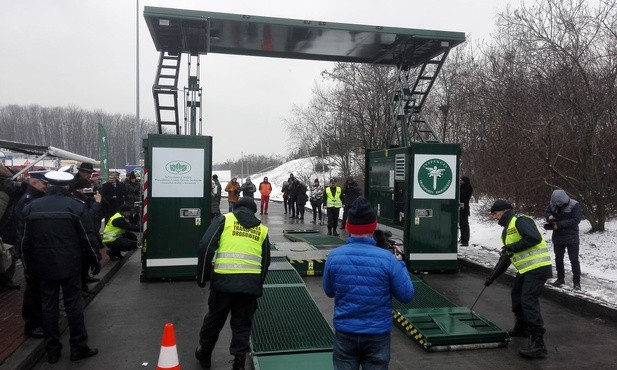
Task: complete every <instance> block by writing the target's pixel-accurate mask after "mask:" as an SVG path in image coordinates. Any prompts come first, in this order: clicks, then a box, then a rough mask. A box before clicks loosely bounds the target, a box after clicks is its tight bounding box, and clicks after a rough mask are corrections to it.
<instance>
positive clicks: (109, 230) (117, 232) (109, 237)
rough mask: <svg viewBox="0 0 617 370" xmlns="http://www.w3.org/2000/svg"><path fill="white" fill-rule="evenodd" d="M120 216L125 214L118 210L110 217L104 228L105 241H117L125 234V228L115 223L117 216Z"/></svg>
mask: <svg viewBox="0 0 617 370" xmlns="http://www.w3.org/2000/svg"><path fill="white" fill-rule="evenodd" d="M120 217H124V216H123V215H122V214H121V213H120V212H116V213H115V214H114V215H113V216H111V217H110V218H109V221H107V224H106V225H105V229H104V230H103V243H109V242H113V241H116V239H118V238H119V237H121V236H122V234H124V229H122V228H119V227H116V226H114V225H113V221H114V220H115V219H116V218H120Z"/></svg>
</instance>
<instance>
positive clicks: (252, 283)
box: [195, 197, 270, 369]
mask: <svg viewBox="0 0 617 370" xmlns="http://www.w3.org/2000/svg"><path fill="white" fill-rule="evenodd" d="M255 212H257V205H256V204H255V201H254V200H253V198H251V197H242V198H240V200H239V201H238V202H237V203H236V206H235V208H234V210H233V212H230V213H226V214H225V215H222V216H217V217H216V218H215V219H213V220H212V223H211V224H210V226H209V227H208V229H207V230H206V232H205V234H204V236H203V238H202V239H201V241H200V242H199V251H198V253H197V257H198V264H197V284H198V285H199V286H200V287H202V288H203V287H205V286H206V282H207V281H208V280H212V282H211V283H210V296H209V297H208V313H207V314H206V316H205V317H204V321H203V325H202V327H201V330H200V332H199V346H198V347H197V350H196V351H195V357H196V358H197V360H198V361H199V363H200V364H201V365H202V366H203V367H204V368H207V369H209V368H210V365H211V356H212V350H213V349H214V346H215V345H216V342H217V340H218V337H219V333H220V331H221V329H223V326H224V325H225V321H226V320H227V316H228V314H229V312H231V319H230V321H229V324H230V326H231V332H232V339H231V344H230V345H229V353H230V354H231V355H233V356H234V363H233V368H234V369H244V363H245V360H246V353H247V352H249V336H250V334H251V327H252V321H253V315H254V314H255V310H257V298H259V297H260V296H261V295H262V293H263V283H264V281H265V279H266V272H267V271H268V266H269V265H270V241H269V239H268V227H267V226H265V225H263V224H262V223H261V220H259V219H258V218H257V217H255ZM215 252H216V253H215Z"/></svg>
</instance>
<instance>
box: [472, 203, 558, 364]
mask: <svg viewBox="0 0 617 370" xmlns="http://www.w3.org/2000/svg"><path fill="white" fill-rule="evenodd" d="M491 215H492V216H493V218H494V219H496V220H499V225H500V226H503V228H504V229H503V232H502V234H501V240H502V242H503V244H504V245H503V247H502V252H501V256H500V258H499V261H498V262H497V265H496V266H495V268H494V269H493V273H492V274H491V276H489V277H488V279H486V281H485V283H484V285H485V286H489V285H491V284H492V283H493V281H494V280H495V279H496V278H497V277H498V276H499V275H501V274H502V273H504V272H505V271H506V270H507V268H508V267H509V266H510V264H512V265H514V268H515V270H516V278H515V281H514V286H513V287H512V292H511V296H512V312H514V317H515V320H516V321H515V325H514V328H513V329H511V330H510V331H509V334H510V336H512V337H526V336H529V345H528V347H526V348H522V349H521V350H520V351H519V355H521V356H522V357H527V358H542V357H546V356H547V351H546V346H545V345H544V333H545V332H546V330H545V329H544V321H543V320H542V314H541V313H540V294H541V293H542V287H543V286H544V284H545V283H546V281H547V280H548V279H549V278H552V277H553V272H552V267H551V255H550V253H549V250H548V248H547V247H546V241H545V240H544V238H543V237H542V234H541V233H540V230H539V229H538V226H537V225H536V223H535V221H534V220H533V219H531V218H530V217H528V216H523V215H517V214H515V213H514V210H513V209H512V205H511V204H510V203H508V202H507V201H505V200H502V199H499V200H496V201H495V203H493V206H492V207H491Z"/></svg>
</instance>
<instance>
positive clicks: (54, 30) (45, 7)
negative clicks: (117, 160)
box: [0, 0, 519, 163]
mask: <svg viewBox="0 0 617 370" xmlns="http://www.w3.org/2000/svg"><path fill="white" fill-rule="evenodd" d="M509 3H513V4H518V3H519V2H518V1H508V0H473V1H460V0H431V1H426V0H422V1H416V0H380V1H375V0H350V1H347V0H311V1H297V0H259V1H258V0H211V1H203V0H202V1H197V0H194V1H189V0H185V1H181V0H140V1H139V8H140V10H139V13H140V15H139V30H140V48H139V49H140V63H139V69H140V84H139V85H140V115H141V118H143V119H151V120H155V113H154V103H153V99H152V92H151V91H152V84H153V82H154V76H155V74H156V68H157V63H158V52H157V51H156V50H155V48H154V44H153V42H152V39H151V37H150V34H149V32H148V29H147V27H146V24H145V22H144V19H143V14H142V13H143V8H144V6H160V7H168V8H178V9H191V10H202V11H212V12H223V13H234V14H247V15H257V16H270V17H280V18H294V19H307V20H314V21H327V22H336V23H353V24H363V25H378V26H393V27H403V28H420V29H430V30H444V31H458V32H464V33H465V34H466V36H467V37H468V38H469V37H471V38H472V39H474V40H479V39H483V38H489V37H490V33H491V32H493V30H494V23H495V15H496V13H497V12H498V11H503V10H505V8H506V6H507V4H509ZM136 4H137V3H136V1H135V0H105V1H96V0H54V1H49V0H25V1H12V0H11V1H4V2H3V4H2V7H1V9H2V11H1V12H0V50H1V55H0V105H7V104H19V105H29V104H39V105H42V106H69V105H73V106H77V107H80V108H84V109H88V110H99V109H100V110H103V111H104V112H106V113H112V114H113V113H121V114H135V112H136V87H135V85H136V77H135V76H136V63H135V60H136V57H135V54H136V47H135V45H136V36H135V34H136V20H135V17H136V11H137V7H136ZM186 62H187V59H186V57H185V56H183V60H182V64H183V67H186ZM332 66H333V64H331V63H324V62H311V61H296V60H288V59H273V58H257V57H244V56H233V55H221V54H218V55H217V54H208V55H206V56H202V57H201V86H202V88H203V90H204V109H203V120H204V133H205V134H206V135H211V136H212V137H213V141H214V148H213V149H214V150H213V157H214V158H213V159H214V162H216V163H218V162H222V161H224V160H226V159H238V158H240V156H241V152H244V155H247V154H266V155H268V154H280V155H285V154H287V152H288V149H289V146H288V145H287V134H286V131H285V128H284V125H283V119H284V118H289V117H290V110H291V108H292V106H293V105H294V104H296V105H299V106H305V105H306V104H307V103H308V101H309V99H310V96H311V89H312V88H313V86H314V84H315V83H316V82H319V81H320V74H319V73H320V72H321V71H322V70H324V69H326V68H331V67H332ZM180 76H181V77H180V80H179V87H184V86H186V84H187V78H186V76H187V74H186V71H185V70H183V71H181V75H180ZM0 136H2V135H1V133H0ZM110 145H113V143H110Z"/></svg>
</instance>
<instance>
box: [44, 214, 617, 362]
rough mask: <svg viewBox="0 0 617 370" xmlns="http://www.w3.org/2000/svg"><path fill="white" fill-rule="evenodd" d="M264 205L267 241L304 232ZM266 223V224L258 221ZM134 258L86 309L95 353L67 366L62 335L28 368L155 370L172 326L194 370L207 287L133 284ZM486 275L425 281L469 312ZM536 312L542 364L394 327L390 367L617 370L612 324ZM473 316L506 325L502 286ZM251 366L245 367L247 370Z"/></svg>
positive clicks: (549, 307) (568, 311)
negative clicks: (444, 345) (424, 344)
mask: <svg viewBox="0 0 617 370" xmlns="http://www.w3.org/2000/svg"><path fill="white" fill-rule="evenodd" d="M275 207H276V208H281V207H280V205H278V207H277V206H274V207H273V206H271V211H270V213H271V214H270V215H269V216H266V217H270V220H269V221H268V224H269V226H270V235H271V240H273V241H274V242H276V241H285V239H284V237H283V236H282V230H283V229H286V228H287V229H288V228H295V229H301V228H311V227H312V224H310V223H309V221H308V220H309V217H310V213H308V212H307V216H308V217H307V221H306V225H305V224H304V223H300V225H298V223H299V221H294V222H290V221H292V220H287V219H286V218H285V215H283V214H282V212H276V211H274V210H275V209H276V208H275ZM264 221H265V220H264ZM140 271H141V260H140V254H139V253H135V254H133V255H132V256H131V257H130V259H129V260H128V261H126V263H125V264H124V266H122V268H121V269H120V270H119V271H118V272H117V273H116V274H115V275H114V276H113V278H111V280H110V281H109V282H108V283H107V284H106V285H105V286H104V288H103V289H102V290H101V291H100V292H99V293H98V294H97V296H96V297H95V298H94V299H93V301H92V302H91V303H90V304H89V305H88V306H87V308H86V311H85V314H86V326H87V328H88V333H89V337H90V338H89V344H90V346H91V347H95V348H98V349H99V350H100V353H99V354H98V355H97V356H95V357H92V358H90V359H86V360H82V361H79V362H75V363H71V362H70V361H69V346H68V330H67V331H66V332H65V333H64V335H63V343H64V350H63V357H62V358H61V359H60V362H59V363H58V364H55V365H49V364H48V363H47V362H46V357H45V356H43V357H42V358H41V359H40V360H39V362H38V363H37V364H36V365H35V366H34V368H35V369H52V368H53V369H65V368H70V369H106V370H107V369H156V366H157V362H158V356H159V351H160V344H161V337H162V333H163V327H164V325H165V323H168V322H169V323H173V324H174V327H175V334H176V340H177V351H178V357H179V361H180V365H181V367H182V369H184V370H190V369H200V368H201V367H200V366H199V363H198V362H197V361H196V360H195V358H194V351H195V347H196V345H197V341H198V335H199V328H200V326H201V322H202V320H203V315H204V314H205V313H206V309H207V307H206V300H207V289H201V288H199V287H198V286H197V284H196V283H195V282H194V281H176V282H162V281H158V282H140V279H139V276H140ZM484 278H485V276H484V275H483V274H477V273H476V272H474V271H473V270H468V269H461V271H459V272H458V273H449V274H432V275H426V276H424V281H425V282H426V283H427V284H429V285H430V286H431V287H432V288H433V289H435V290H436V291H438V292H440V293H441V294H442V295H444V296H445V297H446V298H448V299H449V300H450V301H452V302H454V303H455V304H458V305H461V306H466V307H470V306H471V305H472V304H473V302H474V301H475V299H476V297H477V296H478V294H479V293H480V291H481V290H482V287H483V285H482V283H483V281H484ZM304 281H305V283H306V286H307V289H308V290H309V292H310V293H311V295H312V296H313V298H314V299H315V301H316V303H317V305H318V307H319V308H320V310H321V311H322V313H323V314H324V317H325V318H326V320H327V321H328V322H329V323H330V325H331V324H332V310H333V301H332V300H331V299H329V298H327V297H326V296H325V295H324V294H323V292H322V290H321V278H320V277H318V276H317V277H306V278H304ZM541 306H542V312H543V316H544V319H545V324H546V329H547V334H546V336H545V342H546V345H547V347H548V351H549V355H548V358H546V359H541V360H527V359H523V358H521V357H519V356H518V349H519V348H520V347H521V346H523V345H525V343H526V339H522V338H514V340H513V341H512V342H510V344H509V345H508V347H506V348H498V349H481V350H466V351H451V352H425V351H424V350H422V349H421V348H420V347H419V346H418V344H416V342H414V341H412V340H411V339H409V338H408V337H406V336H405V335H404V334H403V333H402V332H401V331H399V330H398V329H397V328H393V331H392V360H391V363H390V369H393V370H402V369H422V368H430V369H521V368H533V369H582V368H585V369H610V368H617V351H615V348H617V330H616V329H617V324H616V322H615V321H606V320H603V319H600V318H596V317H593V316H591V315H584V314H580V313H579V312H578V311H577V310H576V309H577V307H567V306H564V305H563V304H560V303H557V302H556V301H554V300H549V299H548V298H543V299H542V301H541ZM474 311H475V312H477V313H478V314H479V315H481V316H482V317H484V318H486V319H489V320H490V321H492V322H493V323H495V324H497V325H498V326H500V327H501V328H504V329H506V330H507V329H508V328H509V327H511V325H512V323H513V316H512V313H511V312H510V293H509V287H508V286H507V285H506V284H504V283H503V282H500V281H497V282H496V283H495V284H493V285H492V286H490V287H489V288H488V289H486V290H485V292H484V293H483V295H482V296H481V298H480V300H479V301H478V303H477V304H476V306H475V307H474ZM229 340H230V331H229V326H228V325H226V326H225V328H224V329H223V331H222V333H221V337H220V339H219V342H218V344H217V347H216V349H215V351H214V353H213V367H212V369H229V368H231V364H230V363H229V361H230V360H231V359H232V357H231V356H230V355H229V353H228V346H229ZM248 368H250V367H248ZM291 370H293V369H291Z"/></svg>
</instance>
